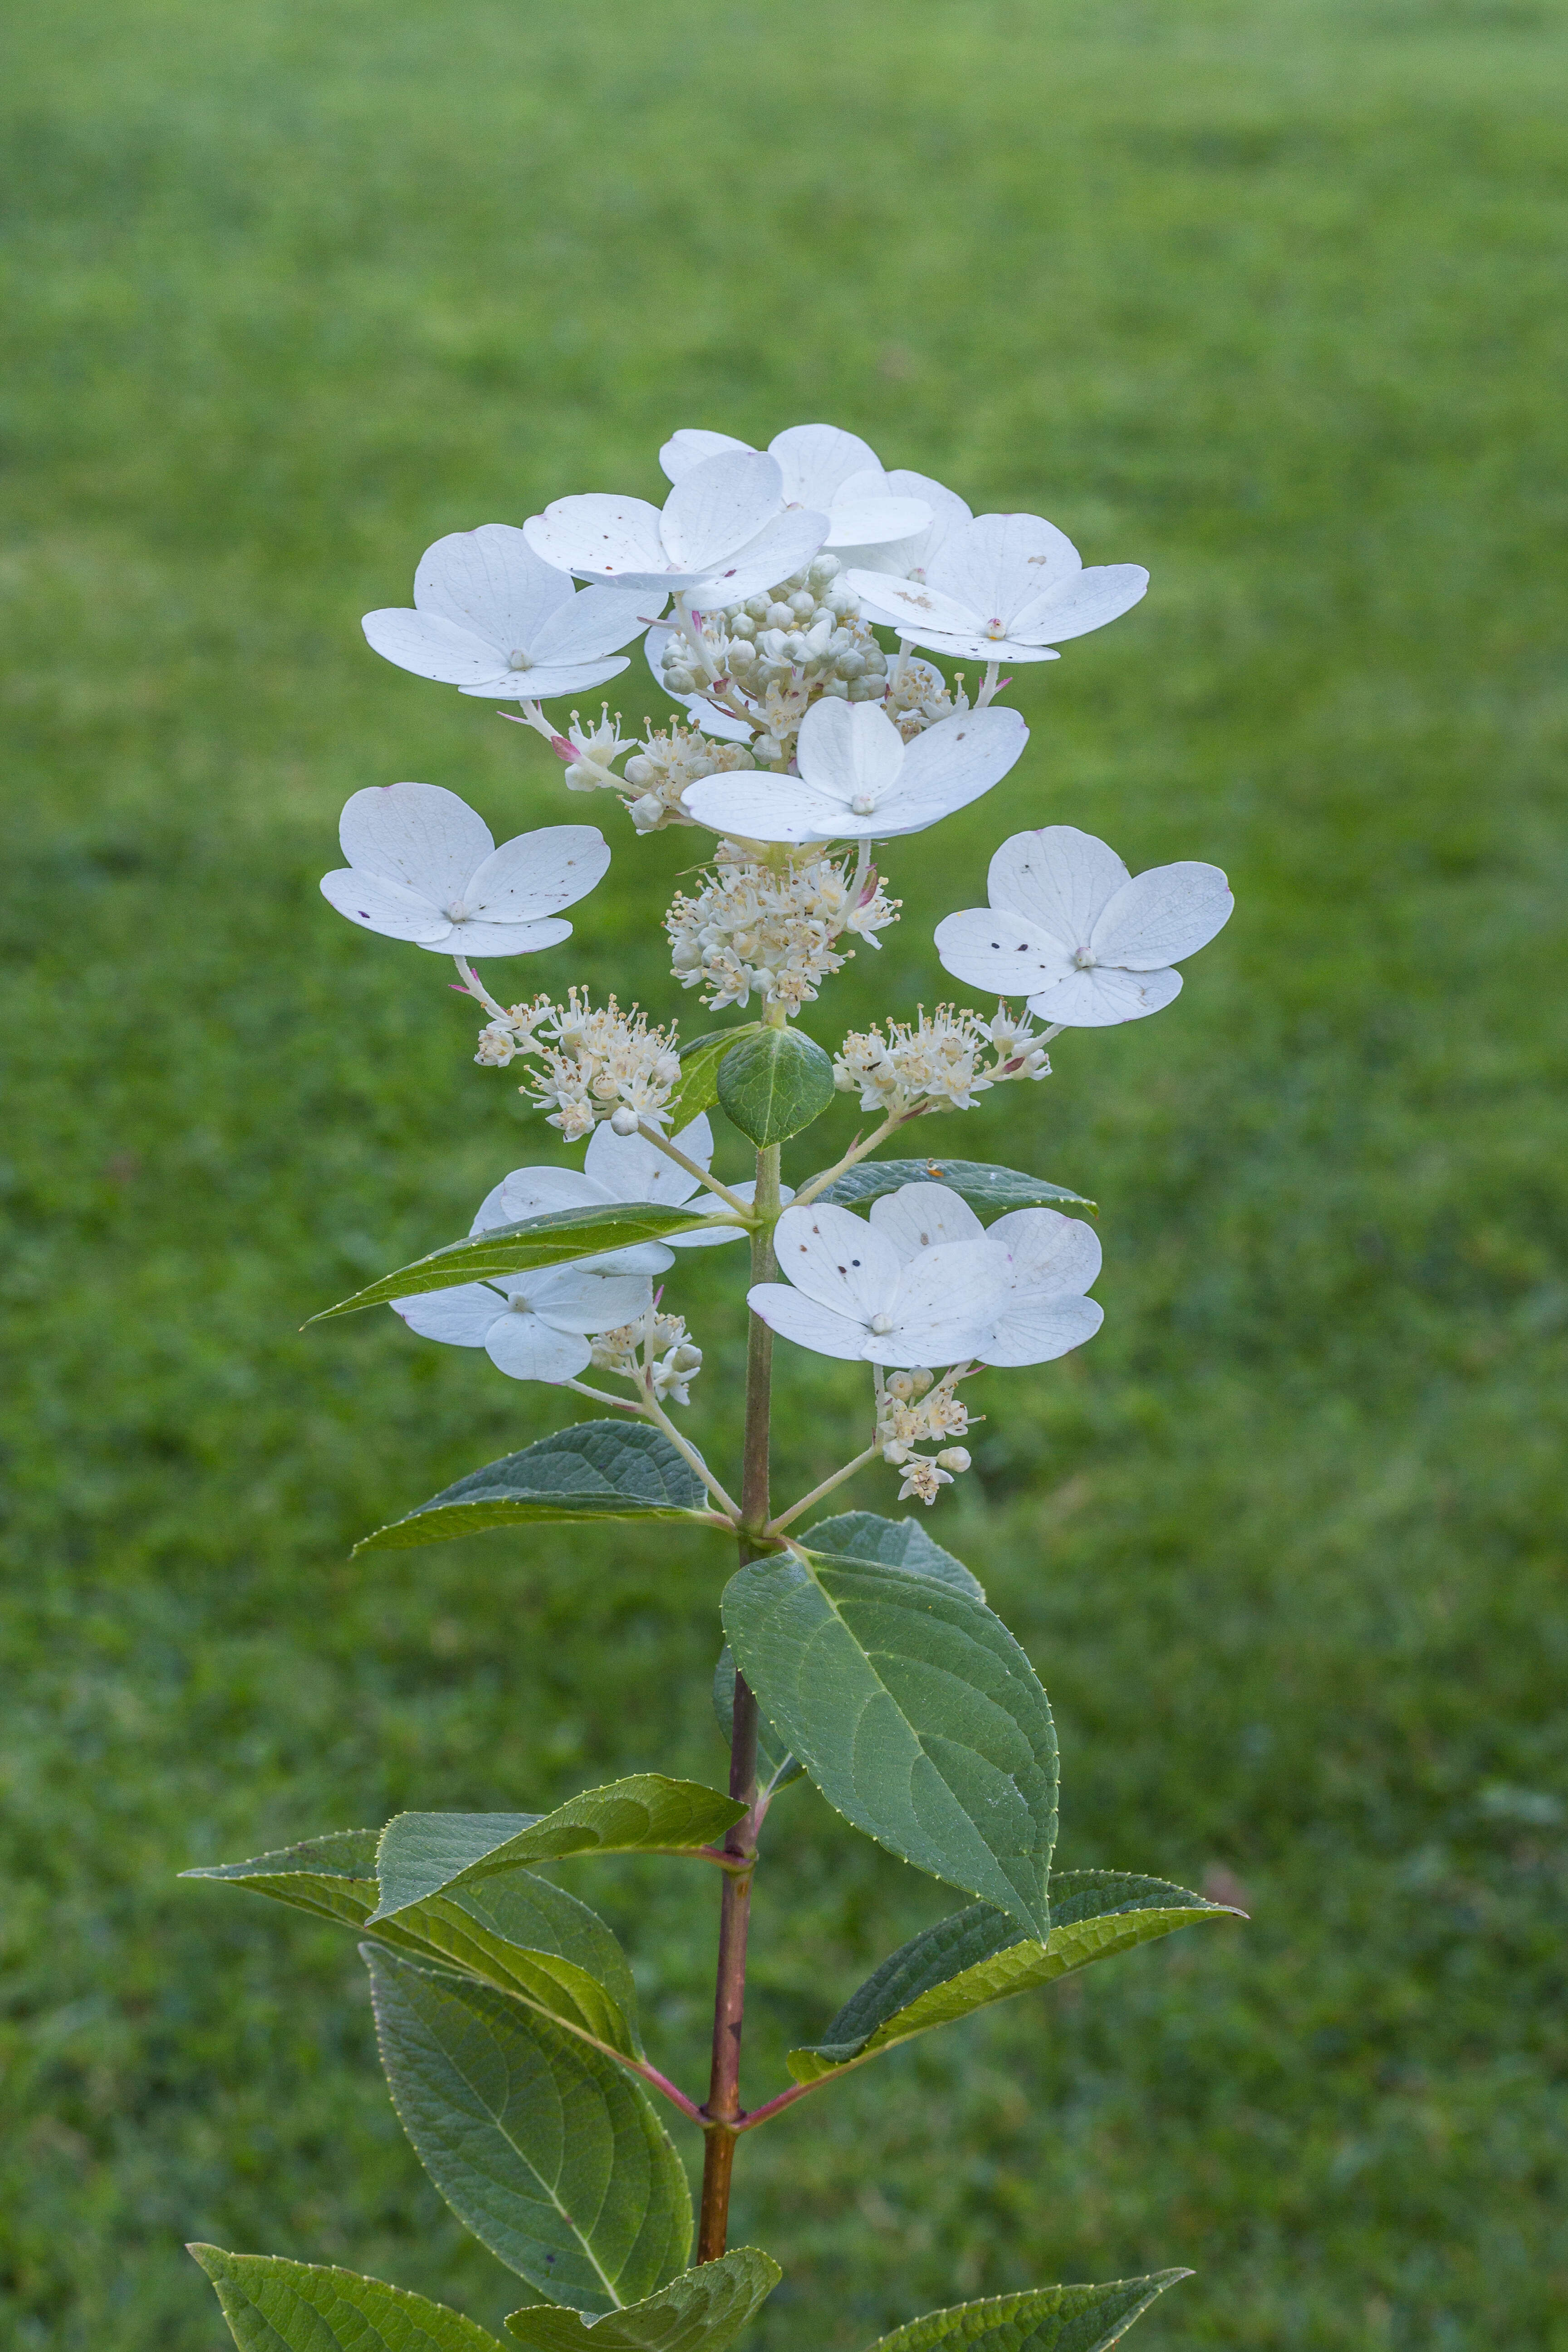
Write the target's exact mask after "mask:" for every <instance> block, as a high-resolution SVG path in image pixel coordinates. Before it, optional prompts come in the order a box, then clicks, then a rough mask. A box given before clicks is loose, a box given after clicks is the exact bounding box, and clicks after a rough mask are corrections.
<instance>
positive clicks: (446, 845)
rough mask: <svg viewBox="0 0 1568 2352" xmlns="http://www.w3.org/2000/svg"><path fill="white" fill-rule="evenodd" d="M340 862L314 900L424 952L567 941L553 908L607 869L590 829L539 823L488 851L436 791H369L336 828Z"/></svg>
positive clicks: (461, 808) (479, 834)
mask: <svg viewBox="0 0 1568 2352" xmlns="http://www.w3.org/2000/svg"><path fill="white" fill-rule="evenodd" d="M338 838H339V840H340V841H341V842H342V846H343V856H345V857H346V858H347V859H348V861H349V862H348V866H346V867H342V866H340V867H339V868H338V870H337V871H336V872H335V873H332V874H327V875H323V877H322V878H321V896H322V897H323V898H325V899H326V900H327V903H328V904H329V906H332V907H335V908H337V910H338V912H339V914H340V915H346V916H347V917H348V919H349V920H350V922H351V923H362V924H363V926H364V928H365V929H366V930H367V931H379V932H381V934H382V936H383V937H384V939H389V940H413V942H414V944H415V946H416V947H421V948H428V949H429V950H430V951H431V953H432V954H433V955H460V956H511V955H531V953H532V952H533V951H534V950H535V949H537V948H550V947H554V946H555V945H556V943H557V942H558V941H559V940H565V939H570V938H571V936H572V926H571V924H570V923H565V922H563V921H562V920H561V919H560V917H559V915H558V913H557V909H558V908H562V907H571V906H574V905H575V903H576V901H577V900H578V899H579V898H586V897H587V895H588V892H589V891H590V890H591V889H592V888H593V887H594V885H595V882H597V881H598V879H599V877H600V876H601V875H602V874H603V873H604V871H605V867H606V866H608V865H609V862H610V853H609V850H608V849H607V847H606V846H605V836H604V835H603V834H602V833H599V832H598V831H596V830H595V827H594V826H593V825H591V824H548V825H545V826H544V827H543V828H542V830H541V831H540V832H538V833H520V834H518V835H516V837H515V838H514V839H513V840H511V841H507V842H503V843H502V844H501V846H500V848H499V849H498V848H497V847H496V845H495V842H494V840H493V838H492V836H491V834H490V830H489V826H488V825H487V824H485V822H484V820H483V818H482V817H479V816H477V815H476V814H475V813H474V811H473V810H472V809H471V808H470V807H469V806H468V803H467V801H460V800H459V799H458V795H457V793H448V792H447V791H445V790H444V789H443V788H442V786H441V785H439V784H370V785H367V786H366V788H365V790H364V791H363V792H361V793H353V795H352V796H351V797H350V799H349V800H348V802H347V803H346V804H345V805H344V808H343V814H342V822H341V824H339V826H338Z"/></svg>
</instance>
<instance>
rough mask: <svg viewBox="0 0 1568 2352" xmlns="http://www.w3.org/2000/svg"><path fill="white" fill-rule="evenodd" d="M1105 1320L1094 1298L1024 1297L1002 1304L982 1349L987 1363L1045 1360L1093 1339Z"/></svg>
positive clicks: (1007, 1363)
mask: <svg viewBox="0 0 1568 2352" xmlns="http://www.w3.org/2000/svg"><path fill="white" fill-rule="evenodd" d="M1104 1320H1105V1309H1104V1308H1103V1307H1101V1305H1100V1301H1099V1300H1098V1299H1097V1298H1079V1297H1073V1296H1072V1294H1071V1293H1070V1292H1069V1293H1068V1294H1066V1295H1064V1296H1063V1297H1058V1298H1048V1297H1024V1298H1020V1299H1018V1300H1017V1301H1016V1303H1014V1304H1013V1305H1011V1306H1008V1307H1004V1308H1003V1310H1002V1312H1001V1314H1000V1315H998V1316H997V1318H996V1320H995V1321H994V1324H993V1325H992V1327H991V1329H990V1331H989V1332H988V1333H987V1334H986V1337H985V1340H984V1345H983V1347H982V1349H981V1353H982V1354H983V1355H984V1359H985V1361H986V1362H987V1363H988V1364H998V1365H1002V1366H1006V1365H1009V1364H1048V1363H1049V1362H1050V1361H1051V1360H1052V1359H1053V1358H1054V1357H1057V1356H1065V1355H1066V1354H1067V1353H1068V1350H1069V1349H1073V1348H1081V1347H1082V1345H1083V1343H1084V1341H1085V1340H1086V1339H1093V1337H1094V1335H1095V1333H1096V1332H1097V1331H1098V1330H1099V1328H1100V1325H1101V1324H1102V1323H1103V1322H1104Z"/></svg>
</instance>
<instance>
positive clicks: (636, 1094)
mask: <svg viewBox="0 0 1568 2352" xmlns="http://www.w3.org/2000/svg"><path fill="white" fill-rule="evenodd" d="M505 1025H506V1027H507V1029H508V1031H509V1032H510V1031H511V1030H512V1028H513V1024H512V1023H511V1021H510V1016H509V1018H508V1020H507V1022H506V1024H505ZM496 1026H497V1024H495V1023H492V1024H490V1030H491V1032H493V1031H494V1029H495V1028H496ZM486 1034H490V1033H489V1032H487V1033H486ZM482 1047H483V1039H481V1051H482ZM517 1050H518V1051H519V1052H520V1053H523V1054H528V1055H533V1056H534V1057H535V1058H536V1059H537V1060H538V1061H539V1062H541V1063H542V1068H541V1069H538V1070H530V1072H529V1074H528V1076H527V1078H526V1079H525V1081H524V1083H523V1084H522V1086H521V1087H519V1088H518V1092H519V1093H520V1094H523V1095H526V1096H528V1097H529V1098H530V1100H531V1101H533V1102H535V1103H537V1104H538V1105H539V1106H540V1108H541V1109H546V1108H548V1109H549V1118H550V1124H551V1126H552V1127H558V1128H559V1129H561V1132H562V1134H563V1136H564V1137H565V1138H566V1140H567V1142H568V1143H575V1142H576V1140H577V1139H578V1137H579V1136H584V1135H588V1134H590V1133H591V1132H592V1130H593V1129H594V1127H595V1124H596V1123H597V1122H598V1121H599V1120H601V1119H611V1118H616V1115H617V1114H628V1115H629V1123H630V1125H631V1126H632V1127H633V1128H635V1127H636V1125H637V1120H638V1119H646V1120H647V1121H648V1122H649V1124H650V1125H653V1126H657V1127H662V1126H663V1124H664V1111H665V1105H666V1104H667V1103H668V1100H669V1097H670V1096H671V1095H672V1094H673V1093H674V1091H675V1089H676V1087H678V1086H679V1083H680V1055H679V1051H678V1050H677V1046H676V1034H675V1031H674V1029H673V1027H672V1028H669V1029H660V1028H657V1027H656V1028H652V1029H650V1028H649V1027H648V1024H647V1013H639V1012H638V1011H637V1006H636V1005H635V1004H634V1005H633V1006H632V1008H631V1010H630V1012H629V1013H623V1012H622V1011H621V1008H620V1006H619V1005H618V1004H617V1003H616V1000H615V998H614V997H613V996H612V997H610V998H609V999H608V1000H607V1001H606V1003H605V1005H604V1006H603V1007H602V1009H600V1010H599V1011H597V1012H595V1008H594V1006H593V1003H591V1001H590V999H589V995H588V992H587V990H586V989H578V988H573V989H569V990H568V991H567V997H566V1003H564V1004H558V1005H552V1006H550V1007H549V1008H548V1012H547V1013H541V1012H540V1011H539V1010H538V1008H537V1007H535V1008H532V1009H531V1010H530V1014H529V1021H528V1034H527V1036H526V1037H525V1038H524V1037H521V1036H520V1037H519V1039H518V1044H517ZM484 1058H486V1059H487V1060H488V1059H490V1058H492V1056H490V1055H485V1056H484Z"/></svg>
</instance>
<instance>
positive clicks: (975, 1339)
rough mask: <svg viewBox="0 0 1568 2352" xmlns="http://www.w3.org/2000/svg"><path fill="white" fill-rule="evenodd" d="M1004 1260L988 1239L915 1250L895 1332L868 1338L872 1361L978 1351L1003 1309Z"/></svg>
mask: <svg viewBox="0 0 1568 2352" xmlns="http://www.w3.org/2000/svg"><path fill="white" fill-rule="evenodd" d="M807 1213H808V1214H809V1212H807ZM1004 1265H1005V1254H1004V1253H1002V1252H1000V1251H998V1250H995V1249H994V1248H993V1247H992V1245H991V1243H990V1242H989V1241H988V1240H984V1239H982V1240H978V1241H955V1242H939V1243H937V1244H935V1245H934V1246H933V1247H932V1248H931V1249H925V1250H920V1251H917V1253H916V1255H914V1257H912V1258H911V1259H910V1263H909V1264H908V1265H906V1266H905V1267H904V1269H903V1278H902V1280H901V1281H900V1285H899V1292H898V1297H897V1300H896V1301H895V1303H894V1305H893V1307H892V1308H891V1310H890V1312H891V1317H892V1324H893V1328H892V1330H891V1331H890V1332H889V1334H888V1335H887V1336H886V1338H875V1337H874V1338H871V1339H868V1340H867V1342H866V1352H867V1354H868V1356H869V1357H870V1359H871V1360H872V1362H873V1363H879V1364H903V1365H914V1364H929V1365H931V1366H933V1367H934V1366H936V1365H938V1364H955V1363H957V1362H958V1361H959V1360H960V1358H961V1357H963V1356H974V1355H978V1354H979V1352H980V1349H981V1346H982V1344H983V1342H984V1340H985V1339H987V1338H988V1337H989V1336H990V1331H991V1326H992V1324H993V1322H994V1319H995V1317H996V1315H997V1313H998V1312H999V1311H1000V1309H1001V1307H1002V1303H1003V1300H1002V1268H1003V1266H1004Z"/></svg>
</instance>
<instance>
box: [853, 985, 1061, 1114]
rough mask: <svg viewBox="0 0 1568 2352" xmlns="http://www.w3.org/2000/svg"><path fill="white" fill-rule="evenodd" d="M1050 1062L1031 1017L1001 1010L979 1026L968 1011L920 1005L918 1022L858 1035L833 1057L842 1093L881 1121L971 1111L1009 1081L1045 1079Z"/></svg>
mask: <svg viewBox="0 0 1568 2352" xmlns="http://www.w3.org/2000/svg"><path fill="white" fill-rule="evenodd" d="M1050 1067H1051V1065H1050V1061H1049V1058H1048V1056H1047V1053H1046V1050H1045V1047H1044V1045H1041V1044H1040V1043H1039V1042H1038V1032H1037V1030H1036V1029H1035V1027H1034V1025H1033V1024H1032V1023H1031V1021H1030V1020H1029V1017H1028V1015H1027V1014H1023V1015H1022V1016H1019V1017H1017V1018H1016V1017H1015V1016H1014V1015H1013V1014H1012V1013H1009V1012H1008V1010H1007V1008H1006V1006H1005V1005H998V1006H997V1008H996V1012H995V1013H994V1016H993V1018H992V1019H991V1020H989V1021H984V1020H982V1018H981V1016H980V1015H979V1013H972V1012H970V1011H969V1010H968V1008H967V1007H966V1006H961V1005H952V1004H939V1005H938V1006H937V1008H936V1011H935V1012H934V1013H927V1012H926V1010H925V1008H924V1006H923V1005H922V1006H921V1008H920V1014H919V1018H918V1019H917V1020H915V1021H913V1022H908V1021H889V1023H888V1024H887V1030H886V1034H884V1032H883V1031H882V1029H881V1028H879V1027H877V1028H872V1029H866V1030H854V1031H852V1032H851V1033H850V1034H849V1035H848V1036H847V1037H846V1039H845V1040H844V1043H843V1045H841V1046H840V1047H839V1049H838V1052H837V1054H836V1055H834V1057H833V1068H834V1076H835V1080H836V1082H837V1086H838V1087H839V1089H840V1091H841V1092H842V1093H845V1094H853V1093H854V1092H856V1090H857V1089H858V1091H859V1096H860V1108H861V1109H862V1110H875V1111H880V1112H881V1113H882V1115H883V1117H884V1118H889V1117H892V1116H894V1115H896V1114H897V1113H899V1112H902V1111H908V1110H913V1109H915V1108H925V1109H927V1110H972V1109H973V1107H974V1102H975V1098H976V1097H977V1096H980V1095H982V1094H984V1093H985V1091H986V1090H987V1088H988V1087H994V1086H996V1085H998V1084H999V1083H1000V1082H1001V1081H1003V1080H1005V1079H1007V1078H1044V1077H1048V1076H1049V1075H1050Z"/></svg>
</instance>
